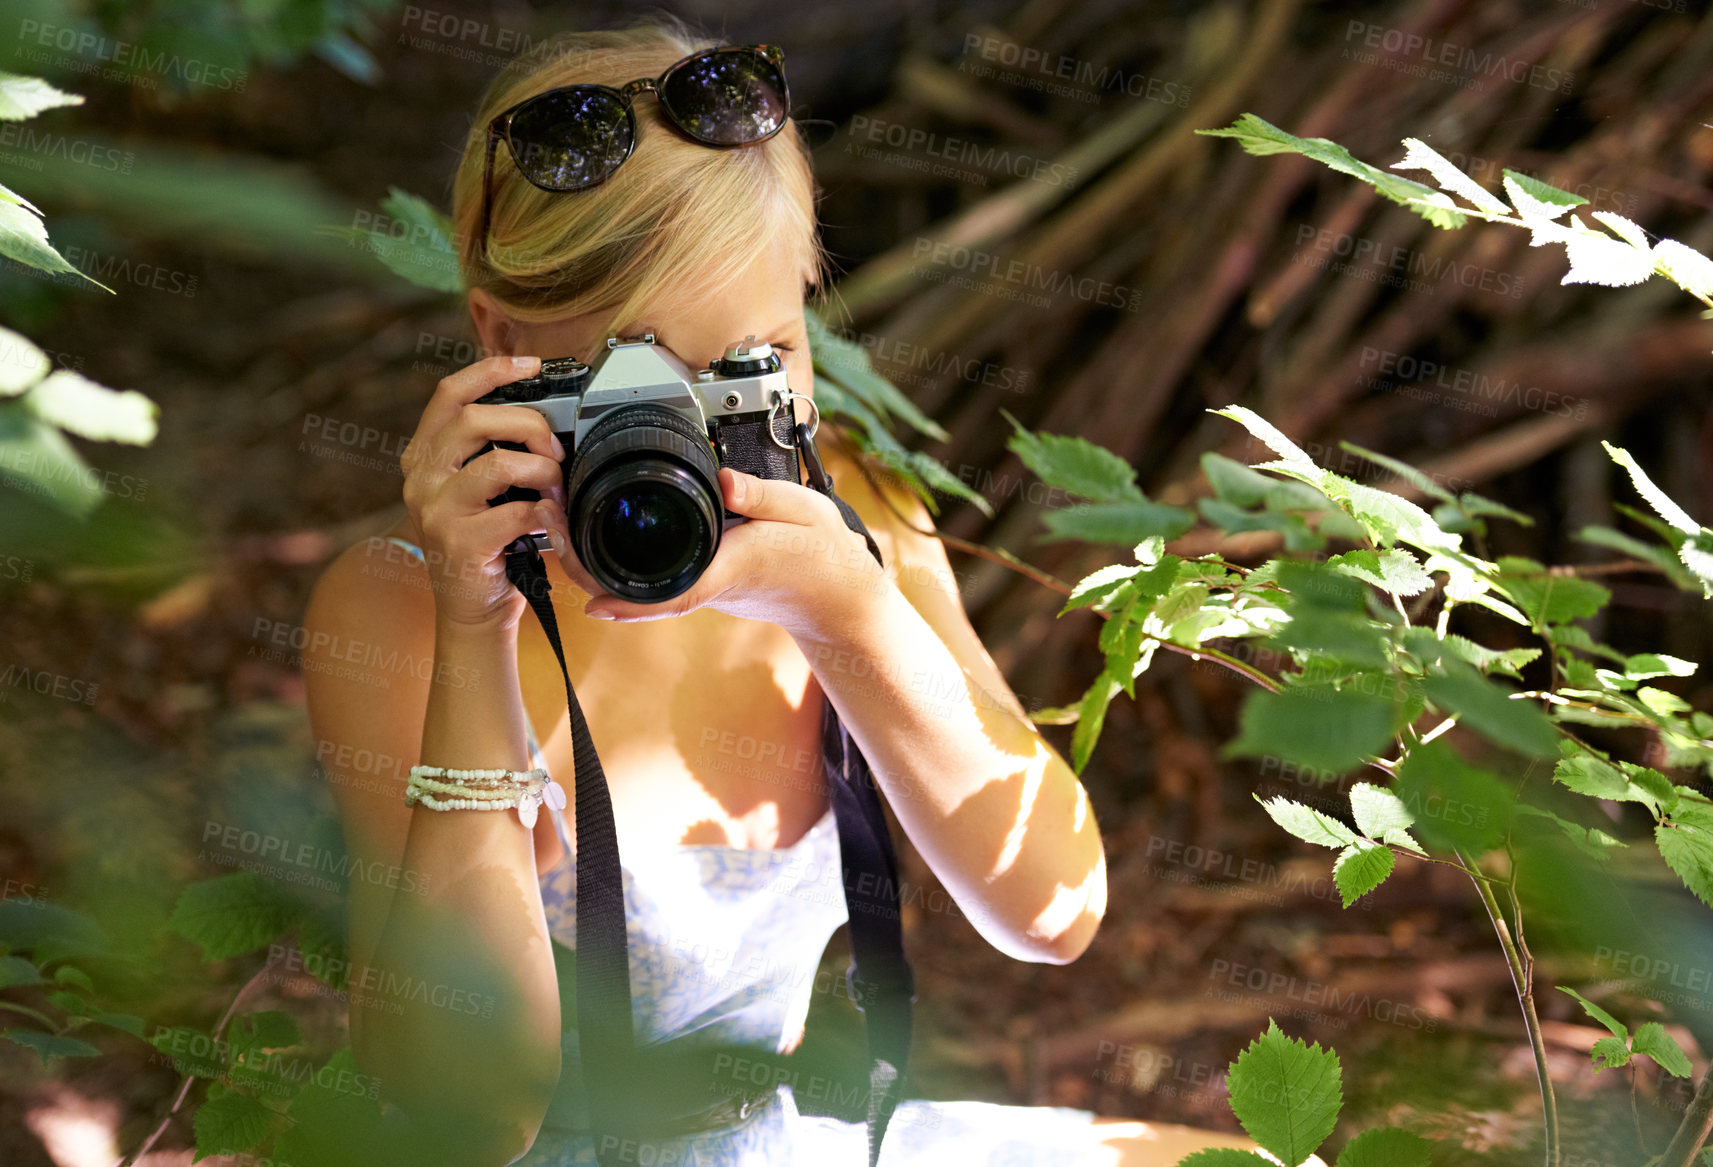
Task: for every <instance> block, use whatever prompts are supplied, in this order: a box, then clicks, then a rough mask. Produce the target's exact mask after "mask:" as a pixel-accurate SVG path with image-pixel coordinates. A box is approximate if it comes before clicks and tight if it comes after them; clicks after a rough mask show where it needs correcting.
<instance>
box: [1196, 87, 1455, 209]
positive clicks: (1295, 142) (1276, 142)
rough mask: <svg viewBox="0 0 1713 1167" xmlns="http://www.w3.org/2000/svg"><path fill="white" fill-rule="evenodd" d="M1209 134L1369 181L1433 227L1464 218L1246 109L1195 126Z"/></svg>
mask: <svg viewBox="0 0 1713 1167" xmlns="http://www.w3.org/2000/svg"><path fill="white" fill-rule="evenodd" d="M1196 133H1198V134H1205V135H1207V136H1208V137H1213V138H1236V139H1237V142H1238V144H1239V145H1241V146H1242V147H1243V149H1244V150H1246V151H1247V152H1249V153H1250V154H1255V155H1259V156H1262V157H1265V156H1267V155H1270V154H1301V155H1303V156H1304V157H1305V158H1312V159H1314V160H1315V161H1316V162H1319V163H1321V164H1323V165H1325V166H1330V167H1331V168H1332V169H1334V170H1336V171H1338V172H1339V173H1340V174H1348V175H1350V176H1352V177H1354V178H1360V179H1361V180H1362V181H1364V182H1366V183H1369V184H1370V185H1372V186H1373V187H1374V189H1375V190H1376V191H1378V192H1379V193H1380V194H1381V195H1382V196H1384V197H1385V198H1388V199H1391V200H1392V201H1393V202H1395V203H1402V204H1403V205H1404V206H1407V207H1409V208H1410V210H1412V211H1414V212H1416V213H1417V214H1418V215H1420V216H1422V217H1423V218H1424V219H1426V220H1427V221H1428V222H1430V223H1432V224H1433V225H1434V226H1436V227H1461V226H1463V224H1464V223H1465V222H1467V221H1468V220H1467V218H1466V217H1465V216H1464V214H1463V213H1462V212H1461V211H1460V210H1459V209H1458V206H1457V204H1456V203H1454V202H1452V201H1451V199H1450V198H1449V197H1447V196H1446V195H1444V194H1442V193H1440V192H1439V191H1437V190H1434V189H1433V188H1432V187H1429V186H1423V185H1422V184H1421V183H1419V182H1412V181H1411V180H1409V179H1407V178H1401V177H1399V176H1398V175H1395V174H1388V173H1387V172H1386V171H1384V170H1380V169H1377V168H1376V167H1373V166H1370V165H1368V164H1367V163H1366V162H1358V161H1357V160H1356V159H1355V158H1354V157H1352V156H1351V153H1350V151H1349V150H1346V149H1345V148H1344V147H1343V146H1340V145H1339V144H1338V143H1337V142H1334V141H1332V140H1330V139H1328V138H1299V137H1297V136H1296V135H1295V134H1288V133H1286V132H1285V131H1284V130H1281V129H1280V128H1279V127H1278V126H1275V125H1273V124H1271V123H1270V122H1267V121H1264V120H1262V119H1261V118H1258V117H1256V116H1255V115H1254V114H1252V113H1246V114H1244V115H1243V116H1241V117H1239V118H1238V119H1237V120H1236V121H1235V122H1233V123H1232V124H1231V125H1229V126H1227V127H1226V128H1224V129H1220V130H1197V131H1196Z"/></svg>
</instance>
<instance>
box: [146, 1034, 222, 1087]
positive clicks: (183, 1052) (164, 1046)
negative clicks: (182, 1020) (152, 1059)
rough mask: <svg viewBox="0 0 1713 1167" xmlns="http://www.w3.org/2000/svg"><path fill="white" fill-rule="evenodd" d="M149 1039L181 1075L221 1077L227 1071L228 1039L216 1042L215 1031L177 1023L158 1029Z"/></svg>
mask: <svg viewBox="0 0 1713 1167" xmlns="http://www.w3.org/2000/svg"><path fill="white" fill-rule="evenodd" d="M147 1040H148V1043H149V1044H150V1045H152V1046H154V1047H155V1049H156V1050H158V1051H159V1052H160V1053H161V1054H163V1055H165V1057H166V1058H167V1059H168V1060H170V1061H171V1062H172V1066H173V1069H174V1070H176V1071H177V1072H179V1073H180V1074H189V1075H193V1076H195V1077H198V1078H219V1077H222V1076H224V1075H225V1073H226V1057H227V1046H226V1043H225V1042H224V1041H216V1040H215V1038H214V1035H213V1034H210V1033H204V1032H203V1031H202V1030H200V1029H195V1028H193V1027H191V1026H188V1025H175V1026H173V1027H172V1028H171V1029H165V1030H161V1029H157V1030H156V1031H155V1032H154V1033H153V1034H152V1035H150V1036H149V1038H148V1039H147Z"/></svg>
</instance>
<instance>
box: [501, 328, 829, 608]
mask: <svg viewBox="0 0 1713 1167" xmlns="http://www.w3.org/2000/svg"><path fill="white" fill-rule="evenodd" d="M797 396H799V395H797V394H794V393H792V392H791V388H790V386H789V385H788V384H787V383H786V375H785V371H784V368H783V366H782V365H781V363H780V360H779V356H778V354H777V353H775V352H774V351H773V348H772V346H770V345H768V344H767V343H765V342H758V341H757V340H756V338H755V337H753V336H749V337H745V338H744V339H743V340H742V341H740V342H739V343H737V344H734V345H732V346H731V347H730V348H728V349H727V350H726V353H725V355H724V356H723V357H721V358H720V359H719V360H716V361H713V362H711V363H710V364H709V366H708V367H707V368H706V369H701V370H697V371H694V372H693V371H691V370H690V369H689V368H688V367H687V366H686V365H685V364H684V362H682V361H680V360H679V359H678V358H677V357H676V356H674V355H673V354H672V353H671V351H669V350H668V349H666V348H663V347H661V346H660V345H657V344H655V342H654V337H653V336H652V335H650V336H644V337H642V338H640V339H632V340H620V339H619V338H617V337H611V338H609V339H608V340H607V347H606V350H605V351H604V352H602V353H601V354H600V355H599V356H597V357H596V358H595V360H594V362H593V363H592V364H587V365H585V364H583V363H582V362H581V361H578V360H575V359H573V358H570V357H561V358H558V359H555V360H546V361H543V362H542V363H541V371H540V373H538V374H537V375H536V376H534V377H527V378H525V379H523V380H521V381H514V382H512V383H511V384H509V385H502V386H500V387H499V388H498V389H495V390H493V391H492V392H490V393H488V394H486V395H485V396H483V397H481V398H478V399H477V404H481V405H518V406H522V407H524V408H526V409H533V410H535V411H536V412H538V413H540V414H542V415H543V416H544V417H546V418H547V421H548V424H550V425H551V426H552V427H553V431H554V433H555V434H557V435H558V437H559V440H560V443H561V444H562V445H564V447H565V451H566V455H565V464H564V469H565V516H566V519H567V520H568V521H569V524H570V529H571V539H572V544H573V546H574V547H575V549H576V552H577V559H578V561H579V562H580V563H582V565H583V566H584V567H585V568H586V569H587V570H588V572H589V574H590V575H591V576H592V577H594V579H595V581H596V582H597V583H599V584H600V585H601V586H602V587H603V588H605V589H606V590H607V591H608V592H610V593H612V594H613V595H615V596H619V597H622V598H624V599H627V600H636V601H640V602H643V603H655V602H659V601H662V600H669V599H671V598H672V597H674V596H677V595H680V594H682V593H684V592H686V591H688V590H689V589H690V588H691V587H692V586H693V585H694V584H695V582H696V580H697V579H698V578H700V577H701V574H702V572H703V571H704V570H705V569H706V568H707V566H708V564H709V563H711V562H713V558H714V553H715V552H716V551H718V550H719V546H720V536H721V533H722V532H723V531H724V530H725V529H726V528H727V527H729V526H731V525H732V524H734V523H740V522H746V521H747V520H746V519H745V518H744V517H743V516H742V515H738V514H736V513H734V512H732V511H729V510H727V509H726V508H725V505H724V502H723V500H722V497H721V494H720V484H719V478H718V473H719V469H720V467H721V466H730V467H731V468H732V469H734V470H739V471H742V472H743V473H745V474H753V475H755V476H756V477H758V478H773V479H779V480H781V481H786V482H798V481H799V477H798V443H797V431H796V423H795V418H794V416H793V412H792V407H791V402H792V399H793V398H794V397H797ZM804 400H808V401H810V405H811V407H813V405H814V402H813V401H812V400H810V399H808V398H804ZM818 424H819V418H818V415H817V418H816V425H818ZM811 433H813V430H811ZM497 445H500V446H506V447H510V448H513V449H521V448H522V447H521V446H518V445H516V444H515V443H510V442H501V443H497ZM493 446H494V444H490V445H489V446H488V447H487V449H492V448H493ZM483 452H486V450H484V451H483ZM477 456H478V457H480V455H479V454H478V455H477ZM539 497H540V496H539V495H538V494H537V492H536V491H534V490H532V489H530V488H528V487H520V486H513V487H508V488H507V489H506V491H505V492H504V493H503V494H501V495H498V496H497V497H495V498H492V499H489V500H488V502H489V505H490V506H498V505H500V504H502V503H506V502H512V501H516V500H519V499H527V500H531V501H533V500H535V499H536V498H539ZM535 539H536V542H535V546H536V548H537V549H540V548H542V547H544V546H545V544H546V537H545V535H542V536H537V537H535Z"/></svg>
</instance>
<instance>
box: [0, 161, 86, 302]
mask: <svg viewBox="0 0 1713 1167" xmlns="http://www.w3.org/2000/svg"><path fill="white" fill-rule="evenodd" d="M0 255H4V256H6V257H7V258H9V259H15V260H17V261H18V262H19V263H21V264H25V265H26V266H29V267H33V268H36V269H38V270H39V271H45V272H49V273H53V274H64V275H75V276H77V277H79V278H81V279H85V280H89V282H90V283H92V284H94V285H95V286H96V287H98V288H101V289H102V290H103V291H108V292H111V291H112V290H113V289H112V288H109V287H108V286H107V285H106V284H103V283H101V282H100V281H98V280H95V279H91V278H90V277H89V276H88V275H86V274H85V273H84V272H83V271H82V270H81V269H79V268H76V267H73V266H72V265H71V264H69V263H67V262H66V258H65V256H63V255H61V254H60V253H59V252H57V251H55V250H54V246H53V244H51V243H49V242H48V229H47V228H46V227H45V226H43V225H42V218H41V212H39V211H37V210H36V209H35V207H33V206H31V205H30V203H29V202H28V201H27V200H25V199H21V198H18V197H17V196H16V195H14V194H13V193H12V192H11V191H9V190H7V189H6V188H5V187H3V186H0Z"/></svg>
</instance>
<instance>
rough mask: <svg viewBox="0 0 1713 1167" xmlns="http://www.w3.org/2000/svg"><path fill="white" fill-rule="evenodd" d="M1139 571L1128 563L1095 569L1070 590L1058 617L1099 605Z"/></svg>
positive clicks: (1139, 569)
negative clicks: (1078, 609) (1092, 605)
mask: <svg viewBox="0 0 1713 1167" xmlns="http://www.w3.org/2000/svg"><path fill="white" fill-rule="evenodd" d="M1141 570H1142V569H1141V568H1139V567H1134V566H1132V565H1130V564H1128V563H1114V564H1112V565H1110V566H1108V567H1102V568H1097V569H1096V570H1094V571H1092V572H1090V573H1089V574H1088V575H1085V576H1083V577H1082V578H1081V579H1079V580H1078V581H1077V582H1076V584H1075V586H1073V587H1072V588H1071V594H1070V595H1069V596H1068V597H1066V599H1065V606H1064V607H1063V608H1060V609H1059V615H1061V616H1063V615H1064V614H1065V613H1066V612H1070V611H1074V610H1075V609H1077V608H1086V607H1088V606H1090V605H1091V604H1098V603H1100V602H1101V601H1102V600H1105V599H1106V598H1107V597H1109V596H1111V595H1112V594H1113V592H1114V591H1116V590H1117V589H1118V588H1119V587H1120V586H1122V585H1123V584H1125V583H1127V582H1129V580H1130V579H1131V577H1133V576H1135V575H1136V574H1137V573H1138V572H1140V571H1141Z"/></svg>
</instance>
